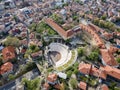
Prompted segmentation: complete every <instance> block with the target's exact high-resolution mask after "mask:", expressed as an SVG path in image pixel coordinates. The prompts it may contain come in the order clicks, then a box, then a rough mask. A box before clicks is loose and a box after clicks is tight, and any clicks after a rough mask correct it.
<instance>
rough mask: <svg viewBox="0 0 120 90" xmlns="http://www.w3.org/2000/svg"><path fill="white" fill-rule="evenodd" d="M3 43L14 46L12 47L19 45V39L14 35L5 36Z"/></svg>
mask: <svg viewBox="0 0 120 90" xmlns="http://www.w3.org/2000/svg"><path fill="white" fill-rule="evenodd" d="M4 44H5V45H6V46H14V47H19V46H20V45H21V43H20V40H19V39H18V38H16V37H7V39H6V41H5V42H4Z"/></svg>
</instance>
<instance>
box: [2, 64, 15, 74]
mask: <svg viewBox="0 0 120 90" xmlns="http://www.w3.org/2000/svg"><path fill="white" fill-rule="evenodd" d="M12 69H13V64H12V63H10V62H7V63H5V64H3V65H2V66H1V67H0V74H4V73H6V72H9V71H11V70H12Z"/></svg>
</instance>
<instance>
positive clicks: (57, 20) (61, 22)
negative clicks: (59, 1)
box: [51, 13, 64, 25]
mask: <svg viewBox="0 0 120 90" xmlns="http://www.w3.org/2000/svg"><path fill="white" fill-rule="evenodd" d="M51 18H52V19H53V20H54V21H55V22H56V23H58V24H60V25H61V24H63V23H64V22H63V19H62V17H61V16H60V15H58V14H55V13H54V14H52V16H51Z"/></svg>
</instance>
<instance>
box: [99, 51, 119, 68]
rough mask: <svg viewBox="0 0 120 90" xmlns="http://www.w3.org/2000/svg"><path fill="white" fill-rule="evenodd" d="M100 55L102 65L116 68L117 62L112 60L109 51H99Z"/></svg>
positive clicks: (112, 57)
mask: <svg viewBox="0 0 120 90" xmlns="http://www.w3.org/2000/svg"><path fill="white" fill-rule="evenodd" d="M100 53H101V60H102V63H103V65H110V66H114V67H117V66H118V63H117V61H116V60H115V59H114V56H113V55H112V53H111V52H110V51H109V50H107V49H100Z"/></svg>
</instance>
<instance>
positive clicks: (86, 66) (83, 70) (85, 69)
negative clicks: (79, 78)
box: [79, 63, 92, 75]
mask: <svg viewBox="0 0 120 90" xmlns="http://www.w3.org/2000/svg"><path fill="white" fill-rule="evenodd" d="M91 66H92V65H90V64H85V63H80V64H79V71H80V72H81V73H84V74H87V75H88V74H90V69H91Z"/></svg>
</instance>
